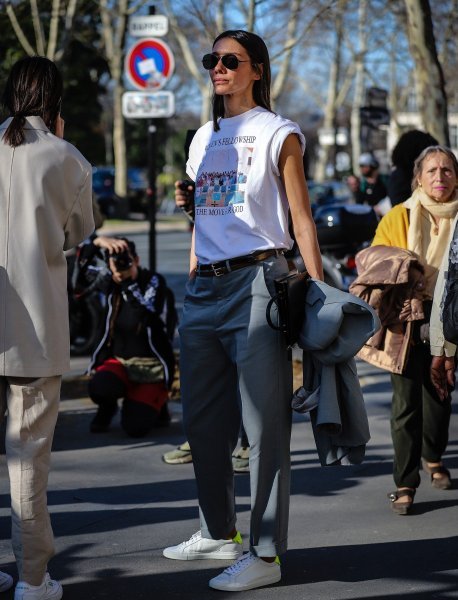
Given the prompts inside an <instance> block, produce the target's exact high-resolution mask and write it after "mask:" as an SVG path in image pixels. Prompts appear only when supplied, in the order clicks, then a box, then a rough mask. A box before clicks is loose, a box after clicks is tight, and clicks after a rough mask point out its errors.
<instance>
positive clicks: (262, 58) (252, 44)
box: [212, 29, 272, 131]
mask: <svg viewBox="0 0 458 600" xmlns="http://www.w3.org/2000/svg"><path fill="white" fill-rule="evenodd" d="M223 38H232V39H233V40H235V41H236V42H238V43H239V44H240V45H241V46H243V47H244V48H245V50H246V51H247V53H248V56H249V57H250V60H251V65H252V67H253V69H254V70H255V71H256V73H258V74H259V75H260V76H261V78H260V79H257V80H256V81H255V82H254V85H253V99H254V101H255V102H256V104H257V105H258V106H262V107H263V108H266V109H267V110H270V111H272V109H271V107H270V79H271V75H270V59H269V51H268V50H267V46H266V45H265V43H264V40H263V39H262V38H261V37H259V35H256V34H255V33H251V32H250V31H243V30H242V29H233V30H232V29H230V30H228V31H224V32H223V33H220V34H219V35H218V37H216V38H215V40H214V42H213V46H214V45H215V44H216V42H218V41H219V40H221V39H223ZM260 65H262V67H261V66H260ZM212 104H213V129H214V130H215V131H218V130H219V124H218V119H219V117H224V98H223V96H218V95H217V94H215V93H214V92H213V100H212Z"/></svg>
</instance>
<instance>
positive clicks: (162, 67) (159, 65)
mask: <svg viewBox="0 0 458 600" xmlns="http://www.w3.org/2000/svg"><path fill="white" fill-rule="evenodd" d="M174 68H175V59H174V57H173V54H172V51H171V50H170V48H169V47H168V46H167V44H166V43H165V42H163V41H162V40H159V39H157V38H146V39H141V40H139V41H138V42H136V43H135V44H134V45H133V46H132V47H131V48H130V49H129V52H128V53H127V56H126V62H125V71H126V75H127V78H128V79H129V81H130V83H131V84H132V85H133V86H134V87H136V88H137V89H138V90H154V91H156V90H160V89H162V88H163V87H164V86H165V84H166V83H167V82H168V80H169V79H170V77H172V75H173V70H174Z"/></svg>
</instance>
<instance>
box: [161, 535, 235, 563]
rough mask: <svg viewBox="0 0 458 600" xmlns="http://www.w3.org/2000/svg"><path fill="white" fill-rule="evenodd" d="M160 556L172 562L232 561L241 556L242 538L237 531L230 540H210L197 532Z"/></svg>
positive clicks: (166, 549) (170, 547)
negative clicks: (208, 559)
mask: <svg viewBox="0 0 458 600" xmlns="http://www.w3.org/2000/svg"><path fill="white" fill-rule="evenodd" d="M162 554H163V555H164V556H165V557H166V558H172V559H174V560H204V559H207V558H210V559H217V560H234V559H236V558H238V557H239V556H240V555H241V554H242V536H241V535H240V533H239V532H238V531H237V535H236V536H235V537H234V538H233V539H232V540H212V539H210V538H203V537H202V534H201V532H200V531H198V532H197V533H194V534H193V535H192V536H191V537H190V538H189V540H187V541H186V542H182V543H181V544H178V546H169V547H168V548H165V550H164V551H163V552H162Z"/></svg>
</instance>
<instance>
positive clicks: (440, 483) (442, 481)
mask: <svg viewBox="0 0 458 600" xmlns="http://www.w3.org/2000/svg"><path fill="white" fill-rule="evenodd" d="M422 465H423V469H424V470H425V471H426V473H429V475H431V485H432V486H433V487H435V488H436V489H438V490H449V489H450V488H451V487H452V479H451V477H450V471H449V470H448V469H446V468H445V467H444V465H439V466H438V467H430V466H429V465H428V463H427V462H426V460H424V459H422ZM435 473H440V474H441V475H442V477H434V474H435Z"/></svg>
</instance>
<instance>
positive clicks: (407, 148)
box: [387, 129, 438, 206]
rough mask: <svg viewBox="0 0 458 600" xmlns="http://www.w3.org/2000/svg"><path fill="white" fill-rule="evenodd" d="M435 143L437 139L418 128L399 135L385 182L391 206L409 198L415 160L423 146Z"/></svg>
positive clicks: (434, 144)
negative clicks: (390, 168) (386, 181)
mask: <svg viewBox="0 0 458 600" xmlns="http://www.w3.org/2000/svg"><path fill="white" fill-rule="evenodd" d="M437 144H438V141H437V140H436V139H435V138H433V136H432V135H430V134H429V133H426V132H424V131H419V130H418V129H412V130H410V131H406V132H405V133H403V134H402V135H401V137H400V138H399V140H398V142H397V144H396V145H395V147H394V148H393V152H392V153H391V164H392V170H391V173H390V176H389V178H388V183H387V191H388V197H389V199H390V202H391V205H392V206H396V204H400V203H401V202H405V201H406V200H408V199H409V198H410V196H411V194H412V178H413V166H414V163H415V160H416V158H417V157H418V155H419V154H420V153H421V152H422V151H423V150H424V149H425V148H427V147H428V146H436V145H437Z"/></svg>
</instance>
